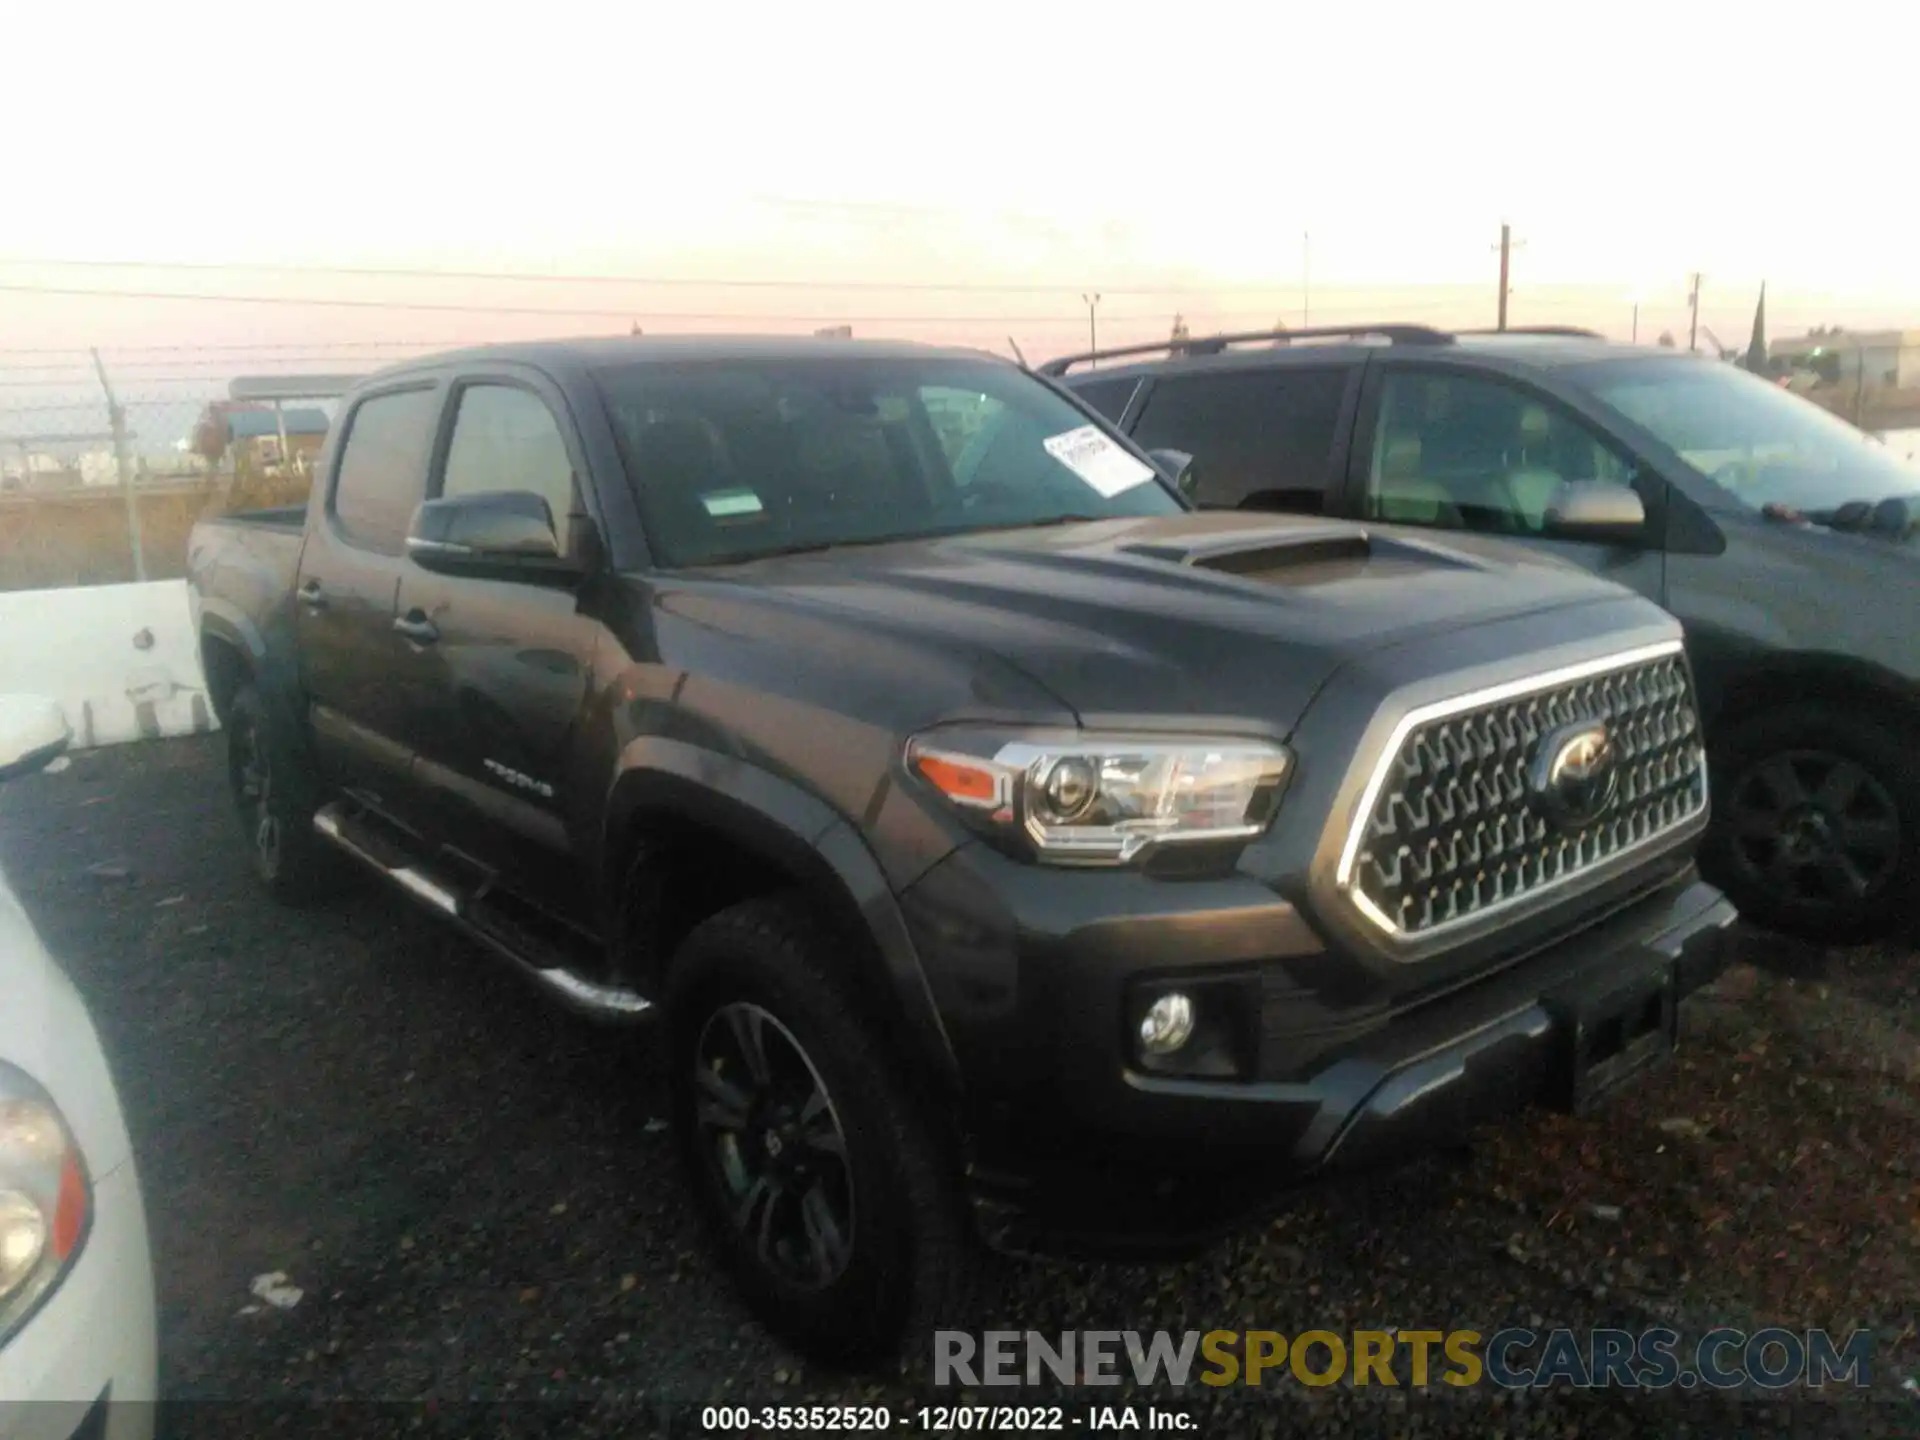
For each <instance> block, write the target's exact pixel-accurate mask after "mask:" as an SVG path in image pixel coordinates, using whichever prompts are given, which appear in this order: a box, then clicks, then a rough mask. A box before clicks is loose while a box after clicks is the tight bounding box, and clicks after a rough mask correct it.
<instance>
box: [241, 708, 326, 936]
mask: <svg viewBox="0 0 1920 1440" xmlns="http://www.w3.org/2000/svg"><path fill="white" fill-rule="evenodd" d="M226 731H227V778H228V781H229V784H230V785H231V787H232V790H233V803H234V808H235V809H236V810H237V811H238V813H239V816H240V831H241V834H242V836H243V837H244V838H245V840H246V843H247V851H248V859H249V860H250V861H251V863H252V865H253V873H254V874H255V875H256V876H258V877H259V879H260V883H261V884H262V885H264V886H265V887H266V889H267V893H268V894H270V895H272V896H273V898H274V899H276V900H278V901H280V902H282V903H283V904H289V905H297V904H305V903H307V902H309V901H313V900H317V899H320V898H322V897H323V896H325V895H327V894H330V893H332V892H333V891H334V890H336V889H337V888H338V887H339V885H340V882H341V881H342V879H343V878H344V876H345V872H346V866H345V864H344V863H343V862H342V860H341V857H340V856H338V855H337V854H335V853H334V852H333V851H332V850H330V849H328V848H327V846H326V845H325V843H324V842H323V841H321V839H320V838H319V837H318V836H317V835H316V834H315V833H314V830H313V815H314V811H315V810H317V809H318V808H319V805H320V787H319V785H318V783H317V781H316V780H315V778H314V776H313V775H312V773H311V772H310V771H309V770H308V769H307V767H306V766H305V765H304V763H303V762H302V761H301V759H300V758H299V756H298V754H297V752H296V751H295V750H294V749H293V747H292V746H290V745H289V744H287V743H286V740H285V737H284V736H282V735H281V734H280V732H279V730H278V728H277V727H276V726H275V725H274V723H273V720H272V717H271V715H270V714H269V713H268V711H267V707H266V703H265V701H263V700H262V699H261V697H260V693H259V691H257V690H256V689H254V687H253V686H251V685H243V686H241V687H240V689H239V690H238V691H237V692H235V694H234V697H233V703H232V704H231V705H230V706H229V707H228V712H227V722H226Z"/></svg>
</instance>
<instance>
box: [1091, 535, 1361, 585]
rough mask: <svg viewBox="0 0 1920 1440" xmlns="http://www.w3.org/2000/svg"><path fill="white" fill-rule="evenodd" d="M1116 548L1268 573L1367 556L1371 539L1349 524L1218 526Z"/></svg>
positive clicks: (1205, 566)
mask: <svg viewBox="0 0 1920 1440" xmlns="http://www.w3.org/2000/svg"><path fill="white" fill-rule="evenodd" d="M1121 548H1122V550H1124V551H1125V552H1126V553H1127V554H1129V555H1138V556H1139V557H1140V558H1141V559H1143V560H1160V561H1163V562H1165V563H1167V564H1169V565H1188V566H1192V567H1194V568H1196V569H1200V570H1218V571H1221V572H1223V573H1225V574H1228V575H1274V574H1275V572H1284V571H1287V570H1292V569H1304V568H1307V567H1311V566H1320V565H1328V564H1340V563H1343V562H1344V563H1347V564H1356V563H1361V562H1364V561H1366V560H1369V559H1371V558H1373V540H1372V539H1371V537H1369V536H1368V534H1367V532H1366V531H1365V530H1362V529H1360V528H1358V527H1357V526H1353V525H1315V526H1288V527H1285V528H1280V527H1277V526H1276V527H1275V528H1273V529H1270V530H1224V531H1216V532H1215V533H1213V534H1211V535H1195V536H1193V537H1192V538H1191V539H1186V540H1181V541H1156V542H1147V543H1143V544H1139V545H1125V546H1122V547H1121ZM1276 578H1277V577H1276Z"/></svg>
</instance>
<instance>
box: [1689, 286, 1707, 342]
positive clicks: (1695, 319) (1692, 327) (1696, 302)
mask: <svg viewBox="0 0 1920 1440" xmlns="http://www.w3.org/2000/svg"><path fill="white" fill-rule="evenodd" d="M1702 278H1704V277H1702V276H1701V274H1700V272H1699V271H1697V270H1696V271H1695V272H1694V273H1693V275H1692V276H1691V277H1690V283H1689V285H1688V288H1687V313H1688V317H1689V318H1688V320H1687V349H1688V350H1689V351H1693V352H1697V351H1698V350H1699V349H1700V281H1701V280H1702Z"/></svg>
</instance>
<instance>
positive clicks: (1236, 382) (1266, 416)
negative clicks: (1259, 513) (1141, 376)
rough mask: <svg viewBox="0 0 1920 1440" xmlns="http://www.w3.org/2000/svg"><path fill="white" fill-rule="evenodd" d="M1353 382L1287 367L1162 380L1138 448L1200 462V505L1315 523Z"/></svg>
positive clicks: (1335, 373) (1139, 426) (1139, 425)
mask: <svg viewBox="0 0 1920 1440" xmlns="http://www.w3.org/2000/svg"><path fill="white" fill-rule="evenodd" d="M1350 373H1351V372H1350V371H1349V370H1348V369H1346V368H1344V367H1331V366H1327V367H1321V366H1316V367H1312V368H1295V367H1293V366H1287V367H1284V368H1274V369H1270V370H1238V371H1232V372H1229V373H1223V374H1217V375H1176V376H1171V377H1167V378H1163V379H1160V380H1156V381H1155V382H1154V386H1153V391H1152V393H1151V394H1149V395H1148V396H1147V405H1146V409H1145V410H1144V411H1142V412H1141V415H1140V418H1139V420H1138V421H1137V422H1136V423H1135V425H1134V427H1133V439H1134V443H1135V444H1137V445H1139V446H1140V447H1141V448H1142V449H1144V450H1184V451H1186V452H1187V453H1188V454H1189V455H1191V456H1193V459H1194V475H1195V477H1196V479H1197V480H1198V481H1199V487H1200V488H1199V496H1198V498H1199V500H1200V503H1201V504H1202V505H1206V506H1214V507H1224V508H1228V509H1232V508H1236V507H1239V506H1242V505H1248V506H1250V507H1252V508H1257V509H1267V510H1304V511H1308V512H1310V513H1315V514H1317V513H1319V512H1320V511H1321V510H1322V509H1324V508H1325V502H1326V493H1327V485H1328V483H1329V480H1330V475H1329V471H1330V469H1331V466H1332V462H1333V449H1334V441H1335V438H1336V435H1337V432H1338V430H1339V426H1340V404H1341V401H1342V399H1343V398H1344V397H1345V395H1346V389H1347V377H1348V375H1349V374H1350Z"/></svg>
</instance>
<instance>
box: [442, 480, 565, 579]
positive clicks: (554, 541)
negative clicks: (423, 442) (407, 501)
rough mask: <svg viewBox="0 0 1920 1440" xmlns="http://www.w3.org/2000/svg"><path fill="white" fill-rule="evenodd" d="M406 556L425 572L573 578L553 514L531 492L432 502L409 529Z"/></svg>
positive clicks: (491, 493) (493, 493) (453, 497)
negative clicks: (561, 548)
mask: <svg viewBox="0 0 1920 1440" xmlns="http://www.w3.org/2000/svg"><path fill="white" fill-rule="evenodd" d="M407 554H408V556H409V557H410V558H411V559H412V560H413V562H414V563H415V564H416V565H418V566H420V567H421V568H422V569H424V570H433V571H437V572H439V573H441V574H445V575H472V576H478V577H481V578H487V579H497V580H513V579H527V580H531V579H537V578H542V577H556V578H557V577H571V576H573V575H575V574H576V573H577V572H578V567H577V566H575V565H573V564H572V563H570V562H569V561H568V560H567V559H566V558H565V557H563V556H562V555H561V553H560V540H559V536H558V535H557V533H556V532H555V530H554V526H553V512H552V511H551V510H549V509H548V508H547V502H546V501H545V500H544V499H542V498H541V497H540V496H538V495H535V494H534V493H533V492H532V491H530V490H490V491H483V492H480V493H477V494H471V495H449V496H446V497H444V498H442V499H439V500H428V501H426V502H425V503H423V504H422V505H421V506H420V508H419V509H417V510H415V511H414V512H413V523H412V524H411V525H409V526H408V527H407Z"/></svg>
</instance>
